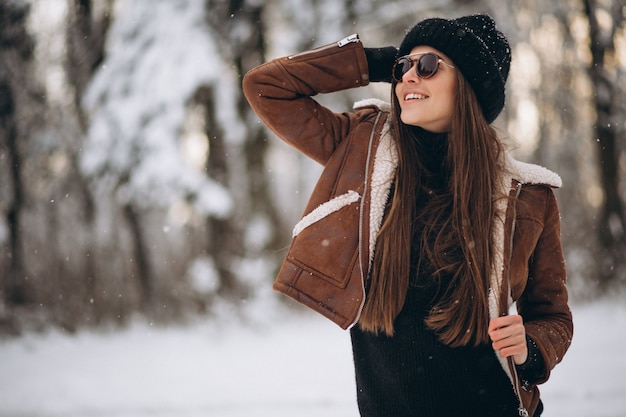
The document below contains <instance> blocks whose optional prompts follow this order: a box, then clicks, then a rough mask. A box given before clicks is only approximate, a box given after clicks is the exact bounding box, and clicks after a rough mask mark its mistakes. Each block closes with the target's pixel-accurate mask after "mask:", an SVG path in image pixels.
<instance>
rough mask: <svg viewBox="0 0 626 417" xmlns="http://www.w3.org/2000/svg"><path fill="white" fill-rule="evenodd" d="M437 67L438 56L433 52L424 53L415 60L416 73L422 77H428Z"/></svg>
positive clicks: (433, 73)
mask: <svg viewBox="0 0 626 417" xmlns="http://www.w3.org/2000/svg"><path fill="white" fill-rule="evenodd" d="M438 68H439V57H438V56H437V55H435V54H431V53H428V54H424V55H422V56H421V57H420V58H419V59H418V60H417V75H419V76H420V77H422V78H430V77H432V76H433V75H435V73H436V72H437V69H438Z"/></svg>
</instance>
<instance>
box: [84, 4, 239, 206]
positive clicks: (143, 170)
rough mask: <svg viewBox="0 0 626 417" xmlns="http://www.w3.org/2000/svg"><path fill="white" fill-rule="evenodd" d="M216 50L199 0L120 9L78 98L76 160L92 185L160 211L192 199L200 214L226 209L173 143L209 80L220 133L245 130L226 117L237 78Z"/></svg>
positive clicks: (225, 196) (226, 198)
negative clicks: (80, 137)
mask: <svg viewBox="0 0 626 417" xmlns="http://www.w3.org/2000/svg"><path fill="white" fill-rule="evenodd" d="M181 45H184V47H181ZM216 56H218V54H217V51H216V47H215V45H214V43H213V39H212V36H211V35H210V33H209V31H208V28H207V26H206V23H205V21H204V4H203V3H202V2H198V1H190V0H178V1H162V0H161V1H156V2H147V1H138V2H134V1H131V2H127V3H125V2H124V3H123V6H120V7H119V10H118V11H117V17H116V19H114V21H113V24H112V26H111V29H110V31H109V32H108V35H107V56H106V60H105V61H104V63H103V64H102V65H101V66H100V67H99V68H98V70H97V71H96V73H95V75H94V77H93V79H92V80H91V82H90V85H89V88H88V90H87V92H86V94H85V96H84V102H83V104H84V107H85V109H86V111H87V113H88V117H89V132H88V137H87V139H86V142H85V146H84V149H83V151H82V153H81V155H80V156H81V159H80V166H81V169H82V171H83V173H84V174H85V175H86V176H88V177H89V178H91V179H92V180H93V182H94V183H95V184H94V185H96V186H101V185H102V184H107V183H108V184H111V185H109V186H111V187H119V190H118V191H117V194H116V197H117V198H118V199H119V200H121V202H122V203H125V202H127V201H133V202H134V203H135V204H137V205H139V206H165V207H169V206H172V205H174V204H176V203H177V202H179V201H183V200H188V199H189V197H190V196H193V200H194V202H195V208H196V209H197V210H199V211H200V212H202V213H204V214H207V215H215V216H218V217H219V216H226V215H228V214H229V213H230V211H231V210H232V208H233V207H232V204H233V203H232V199H231V196H230V192H229V191H228V190H226V189H225V188H224V187H223V186H221V185H220V184H218V183H217V182H215V181H213V180H211V179H210V178H208V177H207V176H206V173H205V172H203V171H202V170H198V169H194V168H193V166H192V164H190V163H189V161H187V160H186V159H185V156H184V150H183V145H182V144H181V134H182V133H183V131H184V123H185V117H186V114H185V113H186V111H188V110H187V108H188V106H189V103H190V101H191V99H192V97H193V95H194V94H195V92H196V91H197V90H198V89H199V88H200V87H201V86H211V85H213V84H216V85H215V88H216V94H218V95H219V97H220V98H221V100H220V106H219V114H218V115H217V117H218V119H219V120H222V121H223V122H224V123H229V124H231V125H232V126H236V127H237V128H233V129H230V130H228V131H226V132H227V134H228V135H227V138H226V139H227V140H231V141H232V140H241V138H243V137H244V136H245V129H244V128H243V127H241V126H243V124H242V123H241V122H240V121H238V120H235V118H236V116H235V115H236V113H237V112H236V110H234V107H235V104H234V101H235V98H236V97H237V96H238V93H237V92H236V91H235V87H234V86H236V85H238V82H237V80H236V77H235V75H234V74H231V73H232V71H231V70H230V67H228V68H224V67H223V66H224V65H225V64H223V62H221V61H217V60H216ZM232 135H235V139H233V138H231V136H232Z"/></svg>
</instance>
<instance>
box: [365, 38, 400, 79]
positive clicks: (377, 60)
mask: <svg viewBox="0 0 626 417" xmlns="http://www.w3.org/2000/svg"><path fill="white" fill-rule="evenodd" d="M364 49H365V57H366V58H367V66H368V68H369V77H370V82H386V83H390V82H391V69H392V68H393V64H394V62H395V61H396V57H397V55H398V50H397V49H396V48H395V47H393V46H386V47H383V48H364Z"/></svg>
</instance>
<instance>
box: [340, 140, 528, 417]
mask: <svg viewBox="0 0 626 417" xmlns="http://www.w3.org/2000/svg"><path fill="white" fill-rule="evenodd" d="M416 132H417V135H418V140H419V141H420V143H419V145H420V153H421V154H424V155H428V157H426V158H422V160H423V163H424V165H425V166H426V169H427V170H428V171H429V174H428V175H427V176H426V177H425V185H426V187H425V188H423V189H422V191H421V192H419V193H418V195H419V201H418V209H419V207H420V205H422V204H424V202H425V201H427V200H428V198H429V195H432V194H433V193H441V192H445V183H446V181H445V178H446V176H445V168H444V164H443V159H444V155H445V152H446V148H445V146H442V145H444V144H445V143H446V141H447V137H445V135H443V136H442V135H432V134H429V133H428V132H424V131H420V130H416ZM420 233H421V225H419V224H418V225H415V229H414V239H413V245H412V246H413V248H412V252H413V255H412V259H411V264H412V276H411V279H410V281H411V284H410V286H409V289H408V292H407V296H406V301H405V304H404V307H403V308H402V310H401V312H400V314H399V315H398V317H397V318H396V320H395V323H394V329H395V335H394V336H393V337H388V336H385V335H374V334H372V333H369V332H364V331H362V330H360V328H359V327H358V326H355V327H353V328H352V329H351V338H352V348H353V355H354V363H355V374H356V385H357V400H358V406H359V411H360V413H361V416H363V417H447V416H450V417H460V416H470V417H473V416H480V417H491V416H493V417H514V416H517V415H518V412H517V406H518V402H517V398H516V396H515V394H514V391H513V389H512V386H511V382H510V380H509V378H508V376H507V375H506V374H505V372H504V370H503V369H502V366H501V365H500V363H499V361H498V359H497V358H496V356H495V353H494V351H493V349H492V348H491V346H490V345H489V344H485V345H481V346H479V347H474V346H468V347H459V348H451V347H449V346H446V345H444V344H443V343H442V342H441V341H439V339H438V337H437V335H436V334H435V333H434V332H433V331H432V330H430V329H428V328H427V327H426V325H425V324H424V319H425V317H426V316H427V314H428V312H429V310H430V309H431V308H432V307H433V305H434V304H435V302H436V300H437V298H438V296H439V295H438V286H437V285H436V284H435V282H434V280H433V279H432V271H430V268H429V267H428V265H427V264H426V263H425V262H423V257H422V256H421V248H420V247H419V241H420V239H419V235H420ZM420 259H421V260H422V261H421V262H420ZM442 281H443V282H445V281H446V278H445V277H443V279H442ZM444 285H445V284H444Z"/></svg>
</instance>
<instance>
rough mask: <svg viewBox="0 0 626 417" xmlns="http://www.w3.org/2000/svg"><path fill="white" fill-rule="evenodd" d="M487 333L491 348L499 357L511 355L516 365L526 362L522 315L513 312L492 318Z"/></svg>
mask: <svg viewBox="0 0 626 417" xmlns="http://www.w3.org/2000/svg"><path fill="white" fill-rule="evenodd" d="M488 333H489V337H490V338H491V341H492V346H493V349H494V350H495V351H496V352H498V353H499V355H500V356H501V357H503V358H507V357H509V356H513V360H514V361H515V363H516V364H517V365H521V364H522V363H524V362H526V359H527V358H528V346H527V345H526V329H525V328H524V321H523V319H522V316H520V315H517V314H515V315H510V316H503V317H498V318H495V319H492V320H491V321H490V322H489V330H488Z"/></svg>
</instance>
